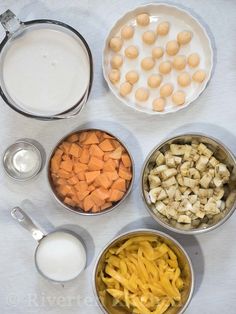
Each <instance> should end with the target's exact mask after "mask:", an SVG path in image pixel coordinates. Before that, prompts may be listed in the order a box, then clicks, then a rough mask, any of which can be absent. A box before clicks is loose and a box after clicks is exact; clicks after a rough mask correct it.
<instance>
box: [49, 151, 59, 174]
mask: <svg viewBox="0 0 236 314" xmlns="http://www.w3.org/2000/svg"><path fill="white" fill-rule="evenodd" d="M60 164H61V156H59V155H54V156H53V157H52V159H51V171H52V172H54V173H56V172H57V171H58V170H59V169H60Z"/></svg>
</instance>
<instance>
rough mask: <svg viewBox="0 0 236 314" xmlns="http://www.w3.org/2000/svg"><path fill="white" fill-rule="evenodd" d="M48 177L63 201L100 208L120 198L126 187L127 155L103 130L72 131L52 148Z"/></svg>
mask: <svg viewBox="0 0 236 314" xmlns="http://www.w3.org/2000/svg"><path fill="white" fill-rule="evenodd" d="M51 178H52V180H53V183H54V184H55V189H56V192H57V194H58V196H59V197H60V198H61V199H62V200H63V201H64V203H65V204H67V205H69V206H72V207H74V208H81V210H84V211H86V212H87V211H92V212H94V213H95V212H99V211H101V210H105V209H107V208H109V207H111V206H112V202H117V201H119V200H120V199H121V198H122V197H123V195H124V193H125V191H126V190H127V188H128V187H129V184H130V182H129V181H130V180H131V178H132V171H131V160H130V156H129V155H128V154H127V152H126V151H125V148H124V147H123V146H122V145H121V143H120V142H119V141H118V140H116V139H115V138H114V137H112V136H110V135H109V134H107V133H105V132H102V131H82V132H78V133H74V134H72V135H71V136H70V137H68V138H67V140H65V141H64V142H63V143H62V144H61V145H60V146H59V147H58V148H57V149H56V150H55V153H54V155H53V157H52V159H51Z"/></svg>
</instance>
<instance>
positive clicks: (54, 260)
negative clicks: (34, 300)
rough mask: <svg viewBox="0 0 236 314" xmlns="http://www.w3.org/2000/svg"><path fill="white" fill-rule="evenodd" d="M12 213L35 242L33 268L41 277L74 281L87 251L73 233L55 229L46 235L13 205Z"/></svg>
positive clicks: (83, 263)
mask: <svg viewBox="0 0 236 314" xmlns="http://www.w3.org/2000/svg"><path fill="white" fill-rule="evenodd" d="M11 215H12V217H13V218H14V219H16V220H17V221H18V222H19V223H20V225H21V226H22V227H24V228H25V229H26V230H28V231H29V232H30V233H31V235H32V237H33V238H34V239H35V240H36V241H37V242H38V246H37V248H36V250H35V254H34V261H35V266H36V269H37V270H38V272H39V273H40V274H41V275H42V276H43V277H45V278H46V279H48V280H51V281H54V282H58V283H63V282H67V281H71V280H74V279H75V278H77V277H78V276H79V274H80V273H81V272H82V271H83V270H84V269H85V266H86V250H85V246H84V244H83V242H82V240H81V239H80V238H79V236H78V235H77V234H76V233H74V232H72V231H70V230H67V229H63V228H57V229H55V230H53V231H52V232H49V233H47V234H46V233H45V232H43V231H42V230H41V229H40V228H39V227H38V226H37V225H36V224H35V223H34V222H33V221H32V219H31V218H30V217H29V216H28V215H27V214H26V213H25V212H24V211H23V210H22V209H21V208H19V207H15V208H13V209H12V211H11ZM66 254H67V255H66ZM43 256H44V257H43ZM60 257H61V258H60ZM65 261H66V263H64V264H63V262H65Z"/></svg>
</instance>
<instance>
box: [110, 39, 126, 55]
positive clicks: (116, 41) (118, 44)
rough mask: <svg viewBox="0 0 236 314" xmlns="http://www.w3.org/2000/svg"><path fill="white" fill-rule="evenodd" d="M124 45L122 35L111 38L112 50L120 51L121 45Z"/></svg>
mask: <svg viewBox="0 0 236 314" xmlns="http://www.w3.org/2000/svg"><path fill="white" fill-rule="evenodd" d="M122 45H123V40H122V39H121V38H120V37H113V38H112V39H111V40H110V48H111V50H113V51H115V52H118V51H120V50H121V47H122Z"/></svg>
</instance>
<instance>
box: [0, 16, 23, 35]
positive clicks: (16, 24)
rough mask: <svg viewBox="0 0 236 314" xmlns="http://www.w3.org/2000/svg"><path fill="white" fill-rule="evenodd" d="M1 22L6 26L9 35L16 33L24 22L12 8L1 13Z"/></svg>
mask: <svg viewBox="0 0 236 314" xmlns="http://www.w3.org/2000/svg"><path fill="white" fill-rule="evenodd" d="M0 23H1V24H2V26H3V27H4V29H5V31H6V33H7V35H10V34H13V33H15V32H16V31H17V30H18V29H19V28H20V27H21V26H22V25H23V24H24V23H23V22H21V21H20V20H19V19H18V18H17V17H16V16H15V14H14V13H13V12H12V11H11V10H7V11H6V12H4V13H3V14H1V15H0Z"/></svg>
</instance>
